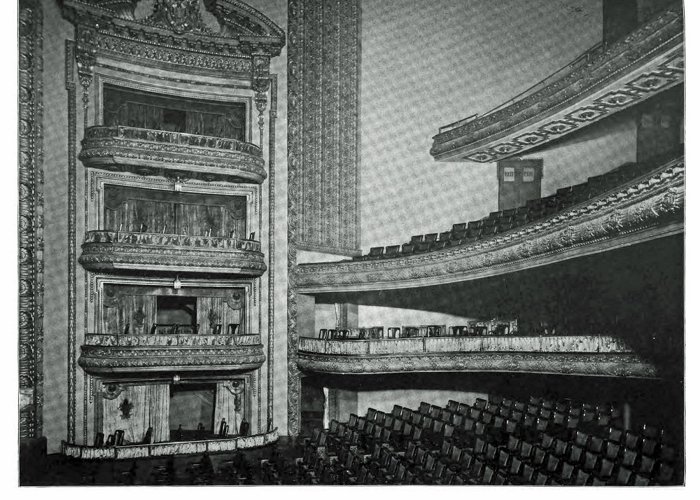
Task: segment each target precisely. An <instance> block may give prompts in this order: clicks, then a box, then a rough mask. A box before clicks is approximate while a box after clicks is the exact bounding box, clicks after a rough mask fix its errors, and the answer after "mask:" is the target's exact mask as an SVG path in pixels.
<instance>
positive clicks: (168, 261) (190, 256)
mask: <svg viewBox="0 0 700 500" xmlns="http://www.w3.org/2000/svg"><path fill="white" fill-rule="evenodd" d="M79 262H80V263H81V264H82V265H83V267H85V269H88V270H90V271H114V270H124V269H128V270H140V271H141V270H149V271H176V272H180V273H200V272H207V273H226V274H235V275H245V276H261V275H262V274H263V273H264V272H265V270H266V269H267V266H266V265H265V256H264V255H263V253H262V252H261V251H260V242H259V241H251V240H237V239H233V238H216V237H208V236H187V235H177V234H157V233H124V232H114V231H89V232H88V233H87V234H86V236H85V243H83V253H82V255H81V256H80V259H79Z"/></svg>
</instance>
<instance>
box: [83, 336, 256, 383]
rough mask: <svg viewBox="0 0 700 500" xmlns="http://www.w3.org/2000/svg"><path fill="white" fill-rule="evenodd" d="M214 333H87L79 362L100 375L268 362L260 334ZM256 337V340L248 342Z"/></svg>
mask: <svg viewBox="0 0 700 500" xmlns="http://www.w3.org/2000/svg"><path fill="white" fill-rule="evenodd" d="M212 337H215V336H210V335H205V336H198V335H165V336H162V338H161V336H156V335H141V336H137V335H127V336H116V335H88V336H86V340H85V344H83V345H82V347H81V355H80V359H79V360H78V364H79V365H80V366H81V367H82V368H83V369H84V370H85V372H86V373H89V374H90V375H94V376H98V377H107V376H108V377H119V376H129V375H134V374H138V373H144V372H163V373H166V375H164V376H166V378H167V372H170V373H171V374H172V372H188V373H191V372H197V371H201V372H217V373H221V372H246V371H252V370H256V369H258V368H260V367H261V366H262V365H263V363H264V362H265V354H264V353H263V346H262V343H261V342H260V336H259V335H242V336H232V339H231V338H227V336H224V335H222V336H216V337H221V338H220V339H219V338H216V339H214V338H212ZM248 337H250V338H248ZM256 339H257V343H256V344H249V342H255V341H256ZM168 342H170V343H171V344H170V345H168V344H167V343H168ZM164 344H165V345H164Z"/></svg>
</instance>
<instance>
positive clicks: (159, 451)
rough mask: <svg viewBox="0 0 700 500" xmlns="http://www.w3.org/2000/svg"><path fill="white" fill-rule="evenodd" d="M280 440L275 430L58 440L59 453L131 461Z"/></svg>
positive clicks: (264, 443) (93, 458)
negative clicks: (132, 440)
mask: <svg viewBox="0 0 700 500" xmlns="http://www.w3.org/2000/svg"><path fill="white" fill-rule="evenodd" d="M278 439H279V434H278V432H277V429H273V430H272V431H270V432H266V433H264V434H255V435H253V436H232V437H227V438H221V439H209V440H204V441H182V442H166V443H153V444H136V445H127V446H110V447H102V448H96V447H94V446H86V445H79V444H71V443H66V442H65V441H64V442H62V443H61V454H62V455H65V456H68V457H72V458H75V459H82V460H126V459H129V460H133V459H135V458H148V457H164V456H172V455H202V454H204V453H221V452H232V451H236V450H243V449H248V448H259V447H261V446H266V445H268V444H271V443H274V442H275V441H277V440H278Z"/></svg>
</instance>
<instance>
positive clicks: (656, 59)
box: [430, 2, 685, 163]
mask: <svg viewBox="0 0 700 500" xmlns="http://www.w3.org/2000/svg"><path fill="white" fill-rule="evenodd" d="M684 60H685V58H684V53H683V12H682V5H680V2H679V4H677V5H676V6H674V7H673V8H670V9H668V10H667V11H665V12H664V13H663V14H662V15H660V16H658V17H656V18H655V19H653V20H651V21H649V22H648V23H647V24H645V25H643V26H642V27H640V28H639V29H637V30H636V31H634V32H632V33H630V34H629V35H628V36H627V37H625V38H624V39H622V40H620V41H619V42H616V43H614V44H612V45H611V46H610V47H608V48H607V49H606V50H604V51H601V52H600V53H599V54H598V55H597V56H594V57H593V59H592V60H591V61H590V62H589V63H588V64H586V65H583V66H581V67H579V68H577V69H575V70H574V71H572V72H571V73H569V74H567V75H566V76H563V77H562V78H561V79H559V80H557V81H555V82H554V83H552V84H550V85H547V86H545V87H544V88H542V89H541V90H539V91H537V92H534V93H532V94H530V95H527V96H526V97H525V98H523V99H521V100H519V101H516V102H515V103H513V104H511V105H509V106H506V107H504V108H502V109H500V110H498V111H495V112H493V113H490V114H487V115H485V116H481V117H476V118H475V119H474V120H472V121H470V122H468V123H466V124H464V125H462V126H459V127H456V128H454V129H451V130H448V131H446V132H443V133H441V134H438V135H436V136H435V137H434V138H433V139H434V142H433V147H432V149H431V151H430V152H431V154H432V155H433V157H435V159H436V160H443V161H465V160H468V161H473V162H479V163H487V162H494V161H498V160H501V159H504V158H507V157H509V156H513V155H515V154H522V153H524V152H525V151H527V150H529V149H532V148H534V147H539V146H541V145H543V144H545V143H547V142H549V141H552V140H555V139H559V138H561V137H563V136H565V135H566V134H569V133H571V132H574V131H576V130H580V129H581V128H583V127H586V126H588V125H590V124H592V123H595V122H596V121H598V120H601V119H603V118H605V117H607V116H610V115H611V114H614V113H617V112H619V111H621V110H623V109H626V108H629V107H631V106H634V105H636V104H639V103H640V102H642V101H643V100H646V99H648V98H650V97H653V96H654V95H656V94H658V93H659V92H663V91H665V90H668V89H669V88H671V87H673V86H675V85H679V84H681V83H683V80H684V74H685V69H684V68H685V64H684Z"/></svg>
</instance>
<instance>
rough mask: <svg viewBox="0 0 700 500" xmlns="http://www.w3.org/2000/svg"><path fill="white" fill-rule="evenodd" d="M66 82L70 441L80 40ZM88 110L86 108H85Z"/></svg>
mask: <svg viewBox="0 0 700 500" xmlns="http://www.w3.org/2000/svg"><path fill="white" fill-rule="evenodd" d="M65 51H66V53H65V61H64V62H65V70H66V72H65V85H66V91H67V94H68V95H67V98H68V102H67V107H68V231H67V232H68V243H67V245H68V262H67V264H68V289H67V301H68V328H67V337H68V339H67V340H68V359H67V364H68V391H67V392H68V405H67V406H68V408H67V416H66V434H67V439H68V440H69V441H75V427H76V423H75V422H76V417H77V412H78V408H77V384H76V378H77V363H76V361H77V357H78V356H77V351H78V348H77V338H76V336H77V332H76V300H77V295H76V284H77V279H76V268H77V260H78V258H77V252H76V218H77V215H76V214H77V201H76V192H77V191H76V182H77V166H78V158H77V141H78V123H77V121H78V116H77V115H78V110H77V92H76V84H75V67H74V61H75V58H74V56H75V54H76V43H75V42H73V41H71V40H66V46H65ZM83 112H85V108H83Z"/></svg>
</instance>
